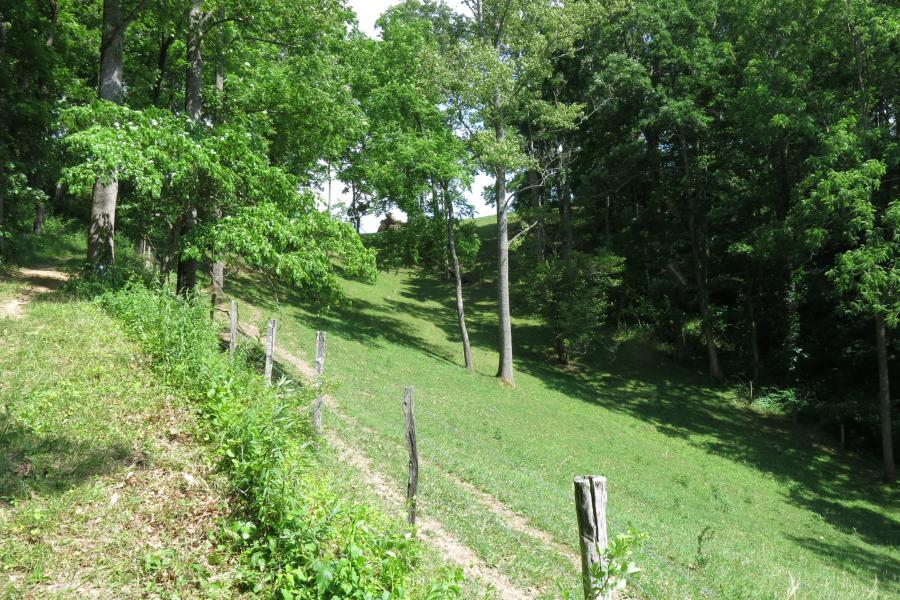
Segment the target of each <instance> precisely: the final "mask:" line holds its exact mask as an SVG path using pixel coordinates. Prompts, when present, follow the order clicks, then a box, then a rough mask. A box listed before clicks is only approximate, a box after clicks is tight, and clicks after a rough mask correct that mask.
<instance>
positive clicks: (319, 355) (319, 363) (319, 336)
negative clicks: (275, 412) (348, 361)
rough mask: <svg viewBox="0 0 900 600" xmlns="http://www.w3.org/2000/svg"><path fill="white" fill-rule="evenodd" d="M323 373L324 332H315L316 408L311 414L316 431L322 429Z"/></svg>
mask: <svg viewBox="0 0 900 600" xmlns="http://www.w3.org/2000/svg"><path fill="white" fill-rule="evenodd" d="M324 373H325V332H324V331H317V332H316V407H315V411H314V412H313V426H314V427H315V428H316V429H317V430H321V429H322V403H323V402H324V401H325V396H323V395H322V375H323V374H324Z"/></svg>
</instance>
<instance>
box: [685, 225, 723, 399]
mask: <svg viewBox="0 0 900 600" xmlns="http://www.w3.org/2000/svg"><path fill="white" fill-rule="evenodd" d="M690 210H691V214H690V215H689V216H688V221H689V223H690V230H691V231H690V233H691V252H692V254H693V257H694V275H695V279H696V281H697V301H698V303H699V305H700V317H701V320H702V322H703V337H704V338H705V340H706V351H707V354H708V355H709V376H710V377H712V379H714V380H715V381H721V380H722V379H724V375H722V367H721V366H720V364H719V351H718V349H717V348H716V339H715V331H714V328H713V320H712V312H711V311H710V310H709V286H708V283H707V275H706V268H705V264H704V260H703V254H702V251H701V248H700V242H699V240H698V239H697V231H696V227H695V226H694V214H693V207H692V208H691V209H690Z"/></svg>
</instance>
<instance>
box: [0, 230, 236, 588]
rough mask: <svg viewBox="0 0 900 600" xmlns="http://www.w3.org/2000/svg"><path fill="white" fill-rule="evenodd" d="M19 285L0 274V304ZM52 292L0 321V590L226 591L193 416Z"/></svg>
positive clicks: (213, 483) (115, 332)
mask: <svg viewBox="0 0 900 600" xmlns="http://www.w3.org/2000/svg"><path fill="white" fill-rule="evenodd" d="M65 250H66V249H65V248H57V249H56V251H65ZM72 250H75V249H72ZM35 260H36V261H38V262H39V264H48V257H47V256H42V255H40V254H39V255H36V256H33V257H32V261H35ZM26 284H27V282H26V281H21V280H18V281H17V280H15V279H10V278H9V277H5V278H2V277H0V302H2V301H4V300H7V299H9V298H11V297H12V296H13V295H14V294H15V293H16V292H17V291H18V289H21V288H22V286H23V285H26ZM61 300H62V298H60V297H59V296H57V295H55V294H46V295H42V296H38V297H36V298H34V299H33V300H32V301H31V303H30V304H29V306H28V310H27V314H26V315H25V317H24V318H23V319H21V320H11V319H0V597H3V598H18V597H35V598H56V597H64V598H77V597H104V598H113V597H115V598H146V597H152V596H156V595H162V596H167V597H169V596H172V595H173V594H175V595H177V596H178V597H181V598H190V597H211V596H214V595H216V592H217V590H219V591H221V592H222V593H230V592H225V590H227V588H228V584H227V580H228V571H229V566H228V564H227V563H228V560H227V558H226V557H219V558H220V559H222V562H221V563H220V564H217V565H216V566H213V565H211V564H210V557H211V556H215V551H214V549H213V548H212V544H211V542H210V540H209V539H208V537H207V534H208V532H209V531H211V530H213V528H214V520H215V519H216V518H217V517H218V516H219V515H220V514H221V511H222V510H223V509H224V508H225V501H224V500H223V498H222V497H221V496H220V494H221V492H222V490H223V488H224V482H222V481H221V480H220V479H219V478H218V477H217V476H215V475H214V474H212V473H211V472H210V466H209V464H208V460H207V458H206V456H205V454H204V452H203V449H202V447H201V446H200V445H198V444H196V443H194V442H192V441H191V438H192V432H193V430H194V427H195V423H194V417H193V414H192V412H191V411H189V410H188V408H187V407H186V406H184V404H183V400H182V399H180V398H178V397H177V396H174V395H173V394H171V392H170V391H168V390H167V389H166V388H165V387H164V386H162V385H160V384H158V383H157V382H156V379H155V378H154V377H153V375H152V374H151V373H150V372H149V370H148V368H147V365H146V364H145V359H144V358H143V357H142V356H141V355H140V354H139V353H138V351H137V349H136V348H135V347H134V346H133V345H132V344H130V343H128V342H125V341H124V336H123V335H122V334H121V332H120V331H119V328H118V326H117V325H116V323H115V322H114V321H113V320H112V319H111V318H110V317H108V316H107V315H106V314H105V313H104V312H102V311H101V310H100V309H99V308H97V307H95V306H93V305H91V304H89V303H84V302H70V301H61ZM213 562H216V561H213ZM216 581H218V583H216Z"/></svg>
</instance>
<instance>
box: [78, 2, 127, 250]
mask: <svg viewBox="0 0 900 600" xmlns="http://www.w3.org/2000/svg"><path fill="white" fill-rule="evenodd" d="M125 25H126V23H125V15H124V12H123V11H122V3H121V0H103V33H102V36H101V39H100V77H99V80H98V86H97V87H98V94H99V96H100V99H101V100H109V101H110V102H116V103H119V104H121V103H122V101H123V100H124V95H125V81H124V69H125ZM108 179H109V182H108V183H105V182H104V181H102V180H101V179H98V180H97V181H96V182H95V183H94V190H93V195H92V198H91V222H90V226H89V227H88V244H87V246H88V247H87V260H88V262H89V263H90V264H92V265H94V266H95V267H109V266H110V265H112V262H113V260H114V259H115V239H114V236H115V224H116V200H117V198H118V194H119V182H118V180H117V179H116V174H115V173H111V174H110V176H109V178H108Z"/></svg>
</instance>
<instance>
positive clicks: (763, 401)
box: [752, 387, 808, 415]
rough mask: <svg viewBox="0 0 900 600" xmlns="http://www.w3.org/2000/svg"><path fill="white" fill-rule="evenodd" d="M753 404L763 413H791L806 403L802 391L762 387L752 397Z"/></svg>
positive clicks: (806, 400) (806, 399)
mask: <svg viewBox="0 0 900 600" xmlns="http://www.w3.org/2000/svg"><path fill="white" fill-rule="evenodd" d="M752 404H753V406H754V407H756V408H757V409H759V410H760V411H762V412H764V413H769V414H779V415H783V414H791V413H794V412H796V411H798V410H800V409H801V408H803V407H805V406H806V405H807V404H808V398H807V397H806V395H805V394H804V392H802V391H800V390H797V389H794V388H775V387H768V388H763V389H762V390H761V391H760V393H759V395H758V396H756V397H755V398H754V399H753V402H752Z"/></svg>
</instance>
